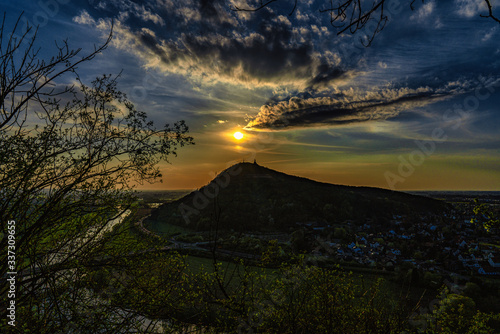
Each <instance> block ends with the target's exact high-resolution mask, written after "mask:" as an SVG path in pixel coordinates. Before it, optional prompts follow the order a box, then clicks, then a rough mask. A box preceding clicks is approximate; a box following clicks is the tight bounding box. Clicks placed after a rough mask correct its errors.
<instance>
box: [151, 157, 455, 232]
mask: <svg viewBox="0 0 500 334" xmlns="http://www.w3.org/2000/svg"><path fill="white" fill-rule="evenodd" d="M446 209H447V205H446V204H445V203H444V202H441V201H438V200H434V199H431V198H427V197H422V196H416V195H410V194H406V193H402V192H396V191H390V190H385V189H379V188H370V187H351V186H342V185H333V184H328V183H321V182H316V181H312V180H309V179H306V178H302V177H297V176H291V175H287V174H284V173H281V172H278V171H275V170H272V169H269V168H266V167H262V166H260V165H258V164H256V163H239V164H236V165H234V166H232V167H230V168H228V169H226V170H225V171H223V172H222V173H220V174H219V175H218V176H217V177H216V178H215V179H214V180H212V181H211V182H210V183H209V184H208V185H206V186H204V187H202V188H201V189H199V190H198V191H194V192H192V193H191V194H189V195H187V196H185V197H183V198H181V199H179V200H177V201H175V202H171V203H167V204H164V205H163V206H161V207H160V208H158V209H157V210H155V211H154V212H153V213H152V215H151V218H150V219H151V220H155V221H164V222H168V223H171V224H184V225H186V224H187V225H188V226H189V227H192V228H195V229H197V230H204V229H207V228H208V227H209V226H210V224H212V223H213V222H214V221H215V220H217V221H218V223H219V227H220V228H228V229H234V230H284V229H288V228H289V227H291V226H295V224H296V223H305V222H316V223H318V224H331V223H340V222H344V221H346V220H352V221H354V222H365V221H367V220H370V221H373V222H375V223H377V222H379V223H383V222H384V221H387V220H389V219H391V218H392V216H393V215H394V214H410V213H417V212H418V213H419V214H428V213H440V212H443V211H444V210H446Z"/></svg>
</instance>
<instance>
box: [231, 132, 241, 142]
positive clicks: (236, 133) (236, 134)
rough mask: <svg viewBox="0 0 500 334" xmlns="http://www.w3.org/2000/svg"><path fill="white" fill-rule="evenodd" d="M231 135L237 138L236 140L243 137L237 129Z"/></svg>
mask: <svg viewBox="0 0 500 334" xmlns="http://www.w3.org/2000/svg"><path fill="white" fill-rule="evenodd" d="M233 137H234V138H236V139H238V140H240V139H243V133H241V132H239V131H238V132H235V133H233Z"/></svg>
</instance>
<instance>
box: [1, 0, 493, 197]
mask: <svg viewBox="0 0 500 334" xmlns="http://www.w3.org/2000/svg"><path fill="white" fill-rule="evenodd" d="M388 2H389V3H390V5H388V7H387V9H386V13H385V14H386V15H387V16H388V17H389V21H388V23H387V25H386V27H385V29H384V30H383V31H382V32H381V33H380V34H379V35H377V37H376V38H375V40H374V42H373V44H372V45H371V46H370V47H364V46H363V45H362V44H361V41H360V39H363V32H358V33H357V34H355V35H351V34H349V33H345V34H343V35H340V36H337V30H336V28H335V27H332V26H331V25H330V17H329V15H328V13H321V12H320V9H322V8H325V6H328V4H329V3H330V1H325V0H316V1H315V0H304V1H300V0H299V2H298V6H297V8H296V9H295V11H294V13H293V14H292V15H291V16H289V15H288V14H289V13H290V11H291V10H292V8H293V1H284V0H282V1H277V2H275V3H273V4H271V5H270V6H269V7H267V8H265V9H263V10H261V11H258V12H236V11H233V10H231V8H232V6H234V5H238V4H239V5H240V6H245V3H246V4H252V3H256V1H238V0H215V1H208V0H184V1H173V0H147V1H132V0H107V1H100V0H89V1H74V0H72V1H68V0H41V1H38V0H37V1H16V2H15V1H7V0H1V1H0V3H1V8H2V11H5V12H6V13H7V15H8V21H9V22H12V20H14V19H15V18H16V17H17V16H18V15H19V14H20V13H21V11H23V10H24V16H23V17H24V19H25V20H28V21H29V22H30V23H32V24H35V25H36V24H39V25H40V27H39V36H40V38H39V43H40V46H43V52H44V54H46V55H50V54H51V52H53V51H54V50H55V44H54V42H55V41H61V40H63V39H66V38H67V39H68V41H69V43H70V46H71V47H73V48H82V51H81V52H82V54H83V53H87V52H90V51H91V50H92V49H93V47H94V44H99V43H102V42H103V41H104V39H105V36H106V35H107V34H108V33H109V30H110V26H111V19H113V20H114V39H113V41H112V44H111V46H110V47H109V48H108V49H107V50H105V52H104V53H103V54H101V55H99V56H98V57H96V58H95V59H94V60H93V61H92V62H90V63H87V64H85V65H84V66H81V67H80V68H79V74H80V76H81V77H82V79H83V80H84V82H86V83H89V82H90V81H91V80H92V79H93V78H95V77H96V76H98V75H101V74H104V73H107V74H118V73H120V72H121V71H123V72H122V74H121V78H120V80H119V89H120V90H122V91H123V92H125V93H126V94H127V95H128V97H129V99H130V100H131V101H132V102H133V103H134V104H135V105H136V107H137V109H139V110H144V111H146V112H147V113H148V115H149V116H150V117H151V119H153V120H154V121H155V122H156V123H157V124H158V125H163V124H164V123H167V122H168V123H171V124H172V123H174V122H175V121H177V120H181V119H184V120H185V121H186V122H187V124H188V126H189V128H190V134H191V135H192V136H193V137H194V139H195V142H196V145H194V146H190V147H187V148H182V149H180V150H179V156H178V157H176V158H174V157H172V159H171V160H170V161H171V164H166V163H165V164H164V165H162V171H163V175H164V177H163V183H158V184H153V185H148V186H146V187H145V188H148V189H193V188H199V187H201V186H203V185H204V184H206V183H207V182H209V181H210V180H211V179H212V178H213V177H214V176H215V174H216V173H218V172H220V171H222V170H223V169H225V168H226V167H228V166H229V165H231V164H233V163H235V162H238V161H243V160H245V161H250V162H253V160H254V159H256V160H257V162H258V163H259V164H261V165H263V166H266V167H269V168H272V169H276V170H279V171H282V172H285V173H289V174H294V175H299V176H304V177H308V178H311V179H314V180H318V181H323V182H330V183H337V184H347V185H365V186H376V187H383V188H392V189H396V190H500V131H499V128H500V24H498V23H496V22H494V21H493V20H492V19H487V18H481V17H480V14H485V13H486V11H485V10H486V6H484V4H483V3H484V1H482V0H460V1H459V0H450V1H425V3H424V4H422V2H420V1H416V2H415V9H414V10H413V11H412V10H411V9H410V7H409V3H410V2H411V1H403V0H401V1H400V0H392V1H388ZM498 12H499V13H500V8H499V10H498ZM499 16H500V15H499ZM235 132H241V133H242V134H243V138H241V139H236V138H235V136H233V134H234V133H235Z"/></svg>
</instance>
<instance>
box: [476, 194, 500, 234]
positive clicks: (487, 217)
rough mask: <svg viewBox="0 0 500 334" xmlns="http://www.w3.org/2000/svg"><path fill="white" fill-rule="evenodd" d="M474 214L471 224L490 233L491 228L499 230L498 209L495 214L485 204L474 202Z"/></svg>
mask: <svg viewBox="0 0 500 334" xmlns="http://www.w3.org/2000/svg"><path fill="white" fill-rule="evenodd" d="M474 205H475V206H474V214H475V217H473V218H471V223H472V224H476V225H479V226H481V227H483V228H484V229H485V230H486V231H487V232H491V229H493V228H500V218H499V213H498V209H497V211H496V212H495V211H494V210H493V209H492V207H491V206H490V205H488V204H486V203H479V201H478V200H477V199H475V200H474Z"/></svg>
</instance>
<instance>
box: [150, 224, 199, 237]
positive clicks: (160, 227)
mask: <svg viewBox="0 0 500 334" xmlns="http://www.w3.org/2000/svg"><path fill="white" fill-rule="evenodd" d="M144 227H146V228H147V229H148V230H150V231H151V232H153V233H158V234H159V235H161V236H164V237H170V236H172V235H174V234H178V233H191V232H193V231H192V230H190V229H189V228H187V227H183V226H178V225H172V224H169V223H166V222H162V221H156V220H148V221H147V222H144Z"/></svg>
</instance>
